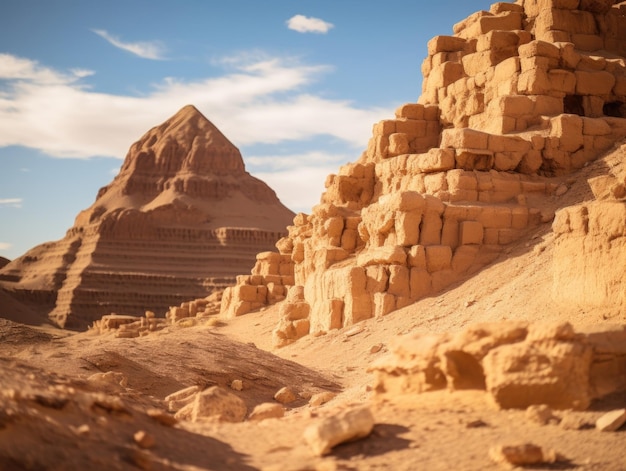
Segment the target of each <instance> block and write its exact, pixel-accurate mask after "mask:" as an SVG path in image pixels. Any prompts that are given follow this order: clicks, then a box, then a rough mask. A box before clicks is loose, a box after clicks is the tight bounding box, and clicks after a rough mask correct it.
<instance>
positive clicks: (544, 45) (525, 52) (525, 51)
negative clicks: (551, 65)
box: [518, 40, 561, 59]
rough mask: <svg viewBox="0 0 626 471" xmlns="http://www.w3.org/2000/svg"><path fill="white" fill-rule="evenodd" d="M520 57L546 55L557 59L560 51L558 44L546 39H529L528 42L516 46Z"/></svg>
mask: <svg viewBox="0 0 626 471" xmlns="http://www.w3.org/2000/svg"><path fill="white" fill-rule="evenodd" d="M518 53H519V56H520V58H527V57H536V56H539V57H548V58H552V59H559V58H560V57H561V52H560V50H559V48H558V46H556V45H554V44H551V43H549V42H547V41H538V40H535V41H531V42H529V43H528V44H523V45H521V46H520V47H519V48H518Z"/></svg>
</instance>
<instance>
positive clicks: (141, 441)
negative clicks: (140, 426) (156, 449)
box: [133, 430, 156, 448]
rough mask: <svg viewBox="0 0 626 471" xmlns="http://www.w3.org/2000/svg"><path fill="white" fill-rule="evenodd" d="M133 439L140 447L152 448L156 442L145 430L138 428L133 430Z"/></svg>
mask: <svg viewBox="0 0 626 471" xmlns="http://www.w3.org/2000/svg"><path fill="white" fill-rule="evenodd" d="M133 439H134V440H135V443H136V444H137V445H138V446H139V447H141V448H152V447H153V446H154V445H155V444H156V441H155V440H154V437H153V436H152V435H150V434H149V433H148V432H146V431H145V430H139V431H137V432H135V434H134V435H133Z"/></svg>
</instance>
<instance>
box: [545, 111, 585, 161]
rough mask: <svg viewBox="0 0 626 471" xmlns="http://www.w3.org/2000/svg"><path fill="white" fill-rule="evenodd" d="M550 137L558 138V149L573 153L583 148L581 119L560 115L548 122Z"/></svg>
mask: <svg viewBox="0 0 626 471" xmlns="http://www.w3.org/2000/svg"><path fill="white" fill-rule="evenodd" d="M550 136H551V137H558V138H559V139H560V141H559V149H560V150H563V151H565V152H575V151H577V150H578V149H580V148H581V147H582V146H583V119H582V117H581V116H578V115H573V114H562V115H559V116H556V117H555V118H552V119H551V120H550Z"/></svg>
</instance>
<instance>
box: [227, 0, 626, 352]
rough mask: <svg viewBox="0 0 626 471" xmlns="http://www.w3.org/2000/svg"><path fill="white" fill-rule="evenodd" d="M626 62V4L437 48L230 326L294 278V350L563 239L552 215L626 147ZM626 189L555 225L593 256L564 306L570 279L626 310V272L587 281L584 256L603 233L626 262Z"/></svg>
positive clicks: (556, 11)
mask: <svg viewBox="0 0 626 471" xmlns="http://www.w3.org/2000/svg"><path fill="white" fill-rule="evenodd" d="M625 57H626V2H616V1H613V0H519V1H517V2H516V3H506V2H499V3H494V4H493V5H491V7H490V8H489V10H488V11H479V12H477V13H475V14H473V15H471V16H469V17H468V18H467V19H465V20H463V21H461V22H459V23H458V24H456V25H454V28H453V34H452V35H449V36H437V37H435V38H433V39H432V40H431V41H429V43H428V57H427V58H426V59H425V60H424V62H423V64H422V72H423V75H424V82H423V89H422V95H421V96H420V98H419V99H418V100H417V102H416V103H407V104H405V105H403V106H401V107H399V108H398V109H397V111H396V115H395V117H394V118H392V119H387V120H383V121H381V122H379V123H377V124H375V125H374V127H373V132H372V137H371V139H370V141H369V143H368V146H367V150H366V151H365V152H364V153H363V155H362V156H361V157H360V158H359V159H358V160H357V161H356V162H354V163H351V164H348V165H345V166H343V167H342V168H340V169H339V172H338V174H337V175H331V176H330V177H329V178H327V180H326V191H325V193H324V194H323V195H322V198H321V204H319V205H317V206H315V207H314V208H313V209H312V212H311V214H303V213H301V214H298V215H297V216H296V218H295V219H294V223H293V225H291V226H289V235H288V236H287V237H286V238H283V239H281V240H280V241H279V242H278V243H277V245H276V247H277V251H275V252H274V253H273V254H263V256H262V257H260V258H258V260H257V264H256V265H255V267H254V268H253V270H252V271H251V274H250V275H248V276H246V277H240V279H239V283H238V284H237V286H235V287H232V288H228V289H227V290H226V292H225V293H224V296H223V298H222V313H223V314H224V315H225V316H228V317H233V316H239V315H242V314H245V313H246V312H249V311H250V310H251V309H252V308H255V307H258V306H256V305H250V303H248V302H247V299H251V298H253V297H254V291H255V290H257V291H258V290H265V289H267V288H266V286H270V285H271V283H272V282H273V281H274V278H273V276H274V273H276V271H277V270H278V269H280V270H281V271H282V272H283V273H284V275H285V276H286V277H288V276H293V279H294V285H293V286H291V287H290V288H289V290H288V294H287V300H286V302H284V303H282V304H281V305H280V309H279V311H280V321H279V324H278V326H277V327H276V329H275V331H274V334H275V342H276V344H277V345H278V346H282V345H286V344H288V343H290V342H293V341H295V340H296V339H298V338H300V337H302V336H304V335H307V334H313V335H319V334H322V333H324V332H328V331H329V330H331V329H338V328H341V327H345V326H349V325H352V324H355V323H358V322H360V321H363V320H365V319H369V318H372V317H379V316H384V315H386V314H389V313H390V312H392V311H395V310H397V309H400V308H403V307H406V306H409V305H411V304H413V303H415V302H416V301H418V300H420V299H423V298H425V297H428V296H433V295H436V294H437V293H440V292H441V291H442V290H444V289H446V288H447V287H450V286H451V285H452V284H453V283H457V282H461V281H463V280H464V279H467V277H468V276H471V275H472V274H475V273H477V272H478V271H479V270H481V269H482V268H483V267H484V266H486V265H487V264H489V263H491V262H492V261H494V260H495V259H496V258H497V257H498V256H500V255H501V254H502V253H504V252H505V251H506V250H507V247H508V246H510V245H511V244H513V243H515V242H518V241H520V240H523V239H524V238H528V237H529V234H532V231H535V232H536V231H537V230H538V229H539V228H540V227H542V226H544V225H547V224H550V223H551V222H552V221H553V219H554V218H555V213H554V209H550V210H548V209H546V208H554V207H555V206H556V207H557V208H558V205H559V199H560V198H562V197H563V195H565V194H566V193H567V192H568V190H569V188H570V187H571V184H572V182H575V181H576V175H577V173H578V172H580V170H581V169H583V168H584V167H585V166H587V165H589V164H590V163H591V162H593V161H594V160H595V159H597V158H598V157H600V156H601V155H603V154H604V153H605V152H607V151H609V150H611V149H615V146H616V145H618V144H619V142H620V141H621V140H622V139H624V137H626V59H625ZM619 152H621V155H623V154H624V152H625V151H624V150H621V151H619ZM619 152H618V153H619ZM622 180H623V176H618V175H613V176H611V178H609V179H608V183H607V182H605V183H604V184H599V185H596V186H599V187H602V188H604V187H606V188H609V189H610V188H613V187H615V188H613V190H611V191H612V196H611V195H609V199H611V201H612V203H611V204H609V203H608V202H607V203H606V204H605V203H602V204H601V205H600V206H601V207H595V206H593V207H592V206H585V207H581V208H578V209H577V210H572V211H570V212H569V213H567V214H565V213H557V217H556V223H555V224H556V225H555V233H557V234H560V236H559V237H560V238H561V240H560V242H559V244H560V246H561V247H563V248H564V249H563V250H564V251H565V252H567V254H569V255H567V256H568V257H571V256H573V254H575V253H576V247H578V253H579V254H580V255H577V256H574V258H572V260H571V261H570V262H568V263H560V264H559V263H557V269H556V271H555V292H556V293H558V294H559V296H562V292H563V291H564V286H563V285H559V282H562V281H564V280H566V279H565V278H563V276H567V277H568V278H567V279H571V280H573V281H575V282H576V284H577V286H579V287H580V286H582V285H583V284H584V283H587V282H588V281H592V284H590V286H592V287H593V288H591V291H594V292H596V295H595V300H594V302H595V303H599V304H602V303H604V304H606V303H611V302H615V300H617V299H619V300H621V301H620V302H622V303H623V302H625V301H624V297H623V292H625V291H626V286H625V285H624V281H623V279H622V278H623V276H622V273H623V264H622V265H620V268H618V269H616V270H610V271H607V272H606V273H607V276H606V277H601V276H596V277H594V279H593V280H589V279H588V278H589V277H590V276H591V274H590V273H591V272H592V271H593V268H592V266H591V265H590V264H589V260H590V255H591V254H592V253H596V255H597V252H594V250H593V249H592V248H590V247H586V249H585V250H583V247H585V244H586V243H587V242H588V241H590V240H592V239H593V240H595V239H594V237H595V238H596V239H599V238H600V236H599V235H598V233H597V232H598V231H597V230H596V233H594V234H592V233H591V232H589V231H591V229H590V228H591V224H592V221H594V224H596V225H597V224H598V221H599V220H600V221H603V222H602V223H601V225H602V224H609V225H610V226H611V227H612V229H611V232H612V235H611V237H613V239H611V240H610V241H604V242H603V244H604V249H603V252H602V260H607V261H608V260H611V259H612V260H623V259H624V252H623V249H622V247H624V245H625V242H626V239H625V237H626V229H624V219H623V214H624V212H623V207H624V202H623V198H624V195H623V194H622V193H623V189H624V182H623V181H622ZM620 185H621V186H620ZM611 191H608V190H607V191H606V192H605V193H607V194H609V193H611ZM607 204H608V206H607ZM592 211H593V214H592V213H591V212H592ZM568 214H569V215H571V217H569V216H568ZM600 215H602V216H600ZM587 221H589V227H588V226H587ZM596 229H597V228H596ZM600 232H602V231H600ZM566 240H570V243H565V242H564V241H566ZM586 241H587V242H586ZM583 254H584V255H583ZM564 257H565V255H564ZM289 267H291V268H289ZM581 270H582V273H581ZM576 273H577V275H575V274H576ZM582 278H585V279H584V280H583V279H582ZM270 289H271V286H270ZM620 290H621V291H620ZM565 291H566V290H565ZM589 291H590V290H589V289H587V290H585V291H580V293H583V292H584V293H587V294H588V292H589ZM620 293H621V294H620ZM616 294H619V296H615V295H616ZM581 296H582V294H581ZM578 301H580V299H578ZM268 302H270V300H269V298H268Z"/></svg>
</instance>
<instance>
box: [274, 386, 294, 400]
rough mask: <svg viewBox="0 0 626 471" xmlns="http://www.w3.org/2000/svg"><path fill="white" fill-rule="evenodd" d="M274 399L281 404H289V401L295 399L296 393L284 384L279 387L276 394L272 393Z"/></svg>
mask: <svg viewBox="0 0 626 471" xmlns="http://www.w3.org/2000/svg"><path fill="white" fill-rule="evenodd" d="M274 399H276V400H277V401H278V402H280V403H281V404H289V403H290V402H293V401H295V400H296V399H297V398H296V395H295V393H294V392H293V391H292V390H291V389H290V388H288V387H287V386H285V387H284V388H280V389H279V390H278V392H277V393H276V394H274Z"/></svg>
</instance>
